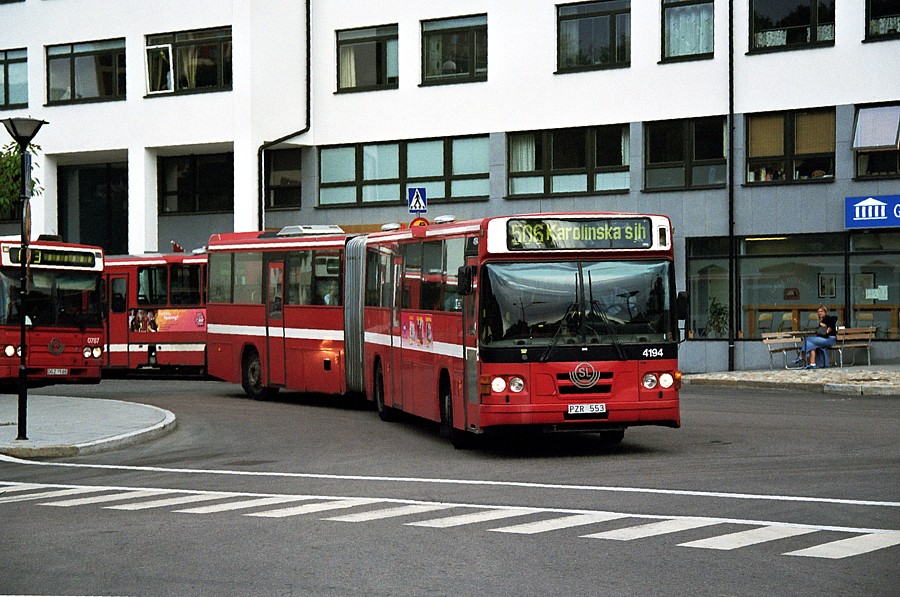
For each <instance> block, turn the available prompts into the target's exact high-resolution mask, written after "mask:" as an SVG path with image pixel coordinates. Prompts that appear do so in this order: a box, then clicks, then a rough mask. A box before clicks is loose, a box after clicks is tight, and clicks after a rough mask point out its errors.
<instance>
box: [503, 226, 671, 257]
mask: <svg viewBox="0 0 900 597" xmlns="http://www.w3.org/2000/svg"><path fill="white" fill-rule="evenodd" d="M651 229H652V228H651V225H650V218H603V219H594V220H566V219H557V218H527V219H526V218H512V219H510V220H509V222H508V223H507V227H506V230H507V238H506V242H507V248H508V249H509V250H510V251H547V250H557V251H558V250H580V249H649V248H650V247H651V246H653V240H652V236H651V233H650V232H651Z"/></svg>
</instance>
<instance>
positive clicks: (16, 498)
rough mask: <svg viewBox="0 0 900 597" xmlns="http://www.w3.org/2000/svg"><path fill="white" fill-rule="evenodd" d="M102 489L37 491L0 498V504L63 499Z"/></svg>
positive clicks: (82, 488)
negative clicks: (54, 498)
mask: <svg viewBox="0 0 900 597" xmlns="http://www.w3.org/2000/svg"><path fill="white" fill-rule="evenodd" d="M102 490H103V489H102V488H96V487H77V488H74V489H55V490H53V491H39V492H37V493H29V494H26V495H11V496H9V497H0V504H8V503H10V502H26V501H28V500H38V499H41V498H53V497H65V496H67V495H77V494H79V493H90V492H91V491H102Z"/></svg>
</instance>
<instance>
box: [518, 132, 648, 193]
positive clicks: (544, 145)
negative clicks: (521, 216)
mask: <svg viewBox="0 0 900 597" xmlns="http://www.w3.org/2000/svg"><path fill="white" fill-rule="evenodd" d="M604 129H605V130H606V131H607V132H613V130H614V129H618V130H619V140H620V146H619V147H620V152H623V151H624V153H623V155H622V162H623V163H622V164H619V165H615V166H611V165H599V164H598V151H597V143H598V141H599V140H598V134H599V133H600V132H601V131H604ZM575 131H582V132H583V134H584V163H585V165H584V167H579V168H554V167H553V136H554V134H555V133H561V132H569V133H571V132H575ZM525 135H534V136H535V141H536V142H535V147H537V144H538V143H540V147H541V149H540V153H541V155H540V164H539V165H538V164H536V168H535V169H534V170H521V171H515V172H513V171H512V169H511V168H512V165H513V163H514V162H515V161H516V160H514V158H513V155H512V152H513V139H514V138H515V137H518V136H525ZM537 136H540V138H539V139H538V137H537ZM535 151H537V149H535ZM630 153H631V127H630V125H629V124H628V123H621V124H605V125H596V126H590V127H570V128H560V129H545V130H536V131H521V132H515V133H509V134H507V136H506V175H507V181H508V182H507V189H506V193H507V198H510V199H518V198H528V197H537V196H542V195H547V196H553V197H564V196H571V195H614V194H620V193H627V192H629V191H630V189H631V180H630V173H631V159H630ZM611 173H626V174H628V180H629V182H628V186H627V187H625V188H612V189H598V188H597V187H598V184H597V181H598V178H597V177H598V176H599V175H602V174H611ZM576 175H577V176H581V175H583V176H584V177H585V182H586V184H585V190H583V191H579V190H575V191H553V183H554V177H560V176H576ZM538 177H540V178H541V179H542V180H543V183H542V190H541V191H538V192H513V183H514V181H515V180H524V179H527V178H535V179H536V178H538ZM560 182H561V181H560Z"/></svg>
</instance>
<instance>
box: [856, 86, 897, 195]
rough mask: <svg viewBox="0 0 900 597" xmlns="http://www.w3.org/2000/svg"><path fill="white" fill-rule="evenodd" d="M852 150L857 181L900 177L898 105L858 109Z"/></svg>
mask: <svg viewBox="0 0 900 597" xmlns="http://www.w3.org/2000/svg"><path fill="white" fill-rule="evenodd" d="M853 150H854V151H855V152H856V176H857V177H859V178H870V177H871V178H875V177H894V176H898V175H900V104H895V105H891V106H877V107H864V108H858V109H857V111H856V124H855V127H854V131H853Z"/></svg>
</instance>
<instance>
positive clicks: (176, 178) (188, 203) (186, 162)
mask: <svg viewBox="0 0 900 597" xmlns="http://www.w3.org/2000/svg"><path fill="white" fill-rule="evenodd" d="M157 167H158V172H159V211H160V213H162V214H184V213H209V212H222V211H231V210H232V209H234V154H232V153H214V154H203V155H189V156H172V157H169V156H165V157H160V158H159V160H158V162H157Z"/></svg>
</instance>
